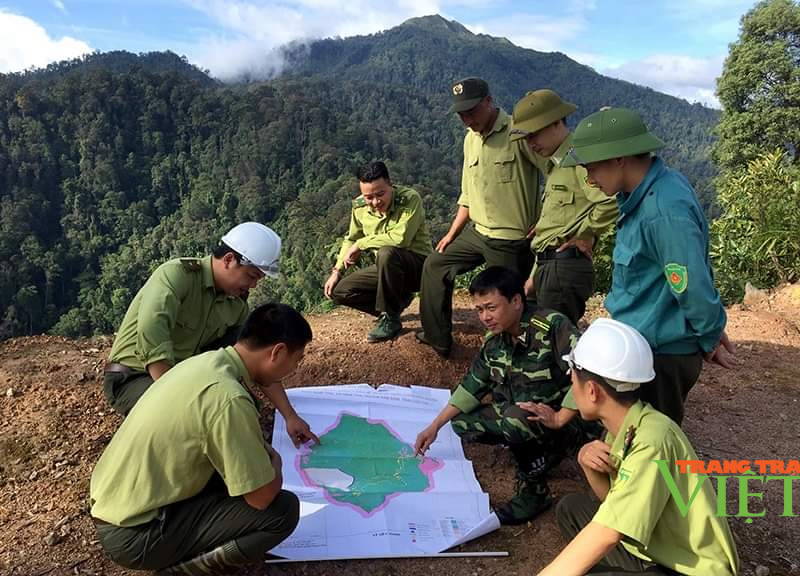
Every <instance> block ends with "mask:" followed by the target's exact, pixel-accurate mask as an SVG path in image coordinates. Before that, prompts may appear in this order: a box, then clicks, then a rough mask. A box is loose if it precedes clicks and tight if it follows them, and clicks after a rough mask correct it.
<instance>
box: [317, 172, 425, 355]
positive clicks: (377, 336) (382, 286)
mask: <svg viewBox="0 0 800 576" xmlns="http://www.w3.org/2000/svg"><path fill="white" fill-rule="evenodd" d="M358 181H359V189H360V191H361V196H359V197H358V198H356V199H355V200H353V210H352V212H351V213H350V230H349V231H348V233H347V236H345V237H344V242H342V248H341V250H340V251H339V257H338V258H337V259H336V265H335V266H334V267H333V270H332V271H331V274H330V276H329V277H328V280H327V281H326V282H325V296H326V297H327V298H330V299H331V300H333V301H334V302H336V303H337V304H342V305H344V306H350V307H351V308H355V309H356V310H361V311H362V312H366V313H367V314H372V315H373V316H377V317H378V320H377V323H376V325H375V327H374V328H373V329H372V330H371V331H370V332H369V334H367V342H382V341H384V340H391V339H392V338H394V337H395V336H397V335H398V334H399V333H400V330H402V328H403V325H402V324H401V323H400V313H401V312H402V311H403V310H404V309H405V308H406V307H407V306H408V305H409V304H410V303H411V299H412V298H413V295H414V292H416V291H418V290H419V283H420V279H421V277H422V266H423V264H425V257H426V256H427V255H428V254H430V253H431V236H430V234H429V233H428V226H427V224H426V223H425V208H424V207H423V206H422V198H420V196H419V194H418V193H417V191H416V190H413V189H412V188H407V187H405V186H395V185H393V184H392V180H391V178H389V170H388V169H387V168H386V164H384V163H383V162H372V163H370V164H366V165H364V166H362V167H361V169H360V170H359V171H358ZM367 250H370V251H373V252H375V264H373V265H371V266H367V267H366V268H362V269H360V270H356V271H354V272H353V273H351V274H349V275H347V276H343V274H344V270H345V269H346V268H349V267H351V266H353V265H355V264H356V262H358V260H359V258H360V257H361V253H362V252H364V251H367Z"/></svg>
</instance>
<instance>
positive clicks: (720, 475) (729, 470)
mask: <svg viewBox="0 0 800 576" xmlns="http://www.w3.org/2000/svg"><path fill="white" fill-rule="evenodd" d="M653 462H655V463H656V465H657V466H658V469H659V471H660V472H661V475H662V476H663V477H664V481H665V482H666V483H667V487H668V488H669V491H670V493H671V495H672V497H673V498H674V499H675V503H676V504H677V505H678V509H679V510H680V512H681V514H682V515H683V516H686V514H688V512H689V508H690V507H691V505H692V502H694V499H695V497H696V496H697V494H698V493H699V492H700V489H701V488H702V486H703V483H704V482H706V480H708V479H709V478H712V477H713V478H715V479H716V481H717V513H716V514H715V516H725V517H729V516H733V517H735V518H747V520H745V522H747V523H748V524H752V522H753V518H759V517H762V516H765V515H766V513H767V510H766V507H764V508H763V509H762V510H761V511H759V512H751V511H750V508H749V503H750V499H751V498H753V499H756V498H757V499H759V500H762V501H763V499H764V492H763V489H762V491H761V492H758V491H753V492H751V489H753V490H755V489H756V488H755V487H752V486H751V483H756V482H760V483H761V484H762V487H763V485H765V484H767V483H768V482H773V481H782V482H783V511H782V513H781V516H784V517H787V516H788V517H795V516H797V514H794V513H793V510H792V482H793V481H794V480H800V460H789V461H783V460H755V461H753V462H752V463H751V461H750V460H709V461H708V462H705V461H703V460H676V461H675V464H676V466H677V468H678V474H695V475H697V476H698V478H699V480H698V482H697V484H695V486H694V491H693V492H692V494H691V495H690V496H689V501H688V502H687V501H685V500H684V499H683V496H682V495H681V493H680V490H679V488H678V485H677V483H676V481H675V478H674V477H673V475H672V471H671V470H670V468H671V466H670V462H669V461H668V460H653ZM730 478H735V481H736V482H738V491H739V506H738V510H737V513H736V514H729V513H728V509H727V490H728V480H729V479H730Z"/></svg>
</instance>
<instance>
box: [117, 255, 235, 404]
mask: <svg viewBox="0 0 800 576" xmlns="http://www.w3.org/2000/svg"><path fill="white" fill-rule="evenodd" d="M211 258H212V257H211V256H206V257H205V258H202V259H199V258H176V259H174V260H170V261H168V262H165V263H164V264H162V265H161V266H159V267H158V268H156V270H155V272H153V274H152V275H151V276H150V278H148V280H147V282H146V283H145V285H144V286H142V288H141V289H140V290H139V292H138V293H137V294H136V296H135V297H134V298H133V301H132V302H131V304H130V306H129V307H128V311H127V312H126V313H125V317H124V318H123V320H122V324H121V325H120V327H119V330H118V332H117V337H116V339H115V340H114V344H113V346H112V347H111V353H110V354H109V364H108V366H106V372H105V380H104V383H103V387H104V391H105V395H106V399H107V400H108V401H109V403H110V404H111V405H112V406H113V407H114V409H115V410H117V411H118V412H120V413H122V414H127V413H128V412H129V411H130V410H131V408H133V406H134V404H135V403H136V401H137V400H138V399H139V397H140V396H141V395H142V394H144V392H145V390H147V388H149V387H150V385H151V384H152V383H153V379H152V378H151V377H150V375H149V374H148V373H147V370H146V367H147V366H148V365H149V364H153V363H154V362H158V361H162V360H163V361H166V362H168V363H169V364H170V365H173V366H174V365H175V364H176V363H178V362H180V361H181V360H185V359H186V358H189V357H191V356H194V355H195V354H198V353H199V352H201V351H203V350H204V349H209V348H214V347H219V345H220V344H221V343H223V342H224V343H233V342H234V341H235V339H236V331H237V330H238V328H239V327H241V325H242V323H243V322H244V320H245V318H246V317H247V312H248V307H247V302H246V301H245V300H243V299H242V298H240V297H234V296H228V295H226V294H224V293H222V294H220V293H218V292H217V290H216V288H215V286H214V275H213V274H212V272H211Z"/></svg>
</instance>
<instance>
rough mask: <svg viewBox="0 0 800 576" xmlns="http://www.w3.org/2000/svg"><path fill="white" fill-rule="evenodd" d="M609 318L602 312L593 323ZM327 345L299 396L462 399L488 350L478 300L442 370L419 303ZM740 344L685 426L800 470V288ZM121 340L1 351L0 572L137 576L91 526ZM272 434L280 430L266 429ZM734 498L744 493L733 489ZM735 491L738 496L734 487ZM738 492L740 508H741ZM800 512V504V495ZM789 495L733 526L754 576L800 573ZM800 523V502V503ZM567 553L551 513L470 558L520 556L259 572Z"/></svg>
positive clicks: (499, 568) (709, 369) (430, 565)
mask: <svg viewBox="0 0 800 576" xmlns="http://www.w3.org/2000/svg"><path fill="white" fill-rule="evenodd" d="M601 313H602V311H601V309H600V307H599V305H598V304H597V303H595V306H594V307H593V312H592V313H591V314H589V316H593V315H594V316H596V315H598V314H601ZM311 322H312V326H313V328H314V334H315V338H314V342H313V343H312V344H311V345H310V346H309V349H308V351H307V355H306V359H305V360H304V362H303V364H302V366H301V367H300V370H299V371H298V372H297V373H296V374H295V375H294V376H293V377H292V378H291V379H290V380H289V381H288V382H286V385H287V386H288V387H293V386H308V385H324V384H338V383H356V382H369V383H372V384H381V383H384V382H390V383H395V384H424V385H429V386H437V387H442V388H452V387H454V386H455V385H456V384H457V383H458V381H459V378H460V376H461V375H462V374H463V373H464V371H465V370H466V368H467V366H468V365H469V362H470V360H471V357H472V355H473V354H474V352H475V351H476V350H477V348H478V346H479V344H480V339H481V334H482V330H481V327H480V325H479V323H478V321H477V318H476V316H475V314H474V313H473V312H472V311H471V310H470V309H469V304H468V302H467V300H466V299H464V298H460V299H459V302H458V305H457V309H456V315H455V334H456V346H455V349H454V354H453V357H452V358H451V359H450V360H448V361H445V360H442V359H440V358H439V357H438V356H437V355H436V354H434V353H433V352H432V351H430V350H428V349H426V348H423V347H422V346H420V345H419V344H417V343H416V342H415V340H414V336H413V333H412V330H413V329H414V328H416V327H417V326H418V325H419V318H418V316H417V313H416V303H415V304H414V305H412V307H411V308H409V310H408V311H407V313H406V315H405V317H404V323H405V326H406V328H407V329H406V331H405V332H404V333H403V334H402V335H401V336H400V337H399V338H397V339H396V340H395V341H393V342H390V343H385V344H375V345H367V344H366V343H365V341H364V336H365V333H366V331H367V330H368V329H369V327H370V320H369V319H368V318H366V317H365V316H363V315H361V314H359V313H356V312H351V311H347V310H337V311H334V312H333V313H330V314H327V315H324V316H317V317H313V318H311ZM728 332H729V334H730V336H731V338H732V339H733V340H734V341H735V342H736V344H737V345H738V361H739V365H738V367H737V368H736V369H733V370H724V369H721V368H718V367H715V366H708V365H707V366H706V367H705V368H704V370H703V374H702V376H701V378H700V381H699V383H698V384H697V385H696V387H695V388H694V390H693V391H692V393H691V395H690V397H689V402H688V409H687V416H686V421H685V428H686V431H687V433H688V435H689V437H690V438H691V439H692V441H693V443H694V445H695V447H696V449H697V451H698V453H699V454H700V457H701V458H703V459H717V458H718V459H746V460H756V459H767V460H790V459H798V458H800V449H799V448H798V445H800V424H799V423H800V403H798V396H800V383H799V381H800V287H798V286H793V287H786V288H784V289H782V290H779V291H777V292H776V293H773V294H765V293H760V292H755V293H750V294H749V295H748V299H747V301H746V304H744V305H738V306H735V307H733V308H731V309H730V310H729V324H728ZM110 344H111V339H110V338H108V337H103V338H93V339H86V340H78V341H73V340H67V339H63V338H57V337H50V336H39V337H33V338H20V339H15V340H11V341H7V342H4V343H2V344H0V394H1V395H0V574H9V575H12V574H13V575H25V576H42V575H44V574H53V575H57V574H65V575H66V574H113V575H120V574H135V572H130V571H125V570H122V569H120V568H118V567H116V566H114V565H113V564H112V563H111V562H110V561H109V560H107V559H106V558H105V556H104V555H103V551H102V549H101V547H100V545H99V543H98V541H97V539H96V535H95V531H94V528H93V525H92V523H91V521H90V519H89V516H88V514H87V498H88V496H87V494H88V486H89V477H90V475H91V470H92V466H93V464H94V462H95V461H96V460H97V458H98V457H99V456H100V453H101V452H102V450H103V448H104V447H105V445H106V444H107V443H108V442H109V440H110V438H111V435H112V434H113V432H114V430H115V429H116V427H117V426H118V424H119V422H120V418H119V416H117V415H116V414H114V413H113V412H112V411H110V410H109V408H108V406H107V405H106V404H105V401H104V399H103V395H102V390H101V378H102V366H103V363H104V359H105V354H106V353H107V352H108V349H109V347H110ZM265 420H266V421H267V427H269V422H271V418H266V419H265ZM467 454H468V456H469V457H470V458H471V459H473V461H474V462H475V468H476V471H477V475H478V479H479V480H480V482H481V484H482V485H483V487H484V489H485V490H487V491H488V492H489V494H490V495H491V497H492V499H493V500H495V501H502V500H503V499H505V498H507V497H508V496H509V495H510V494H511V492H512V490H513V465H512V463H511V460H510V458H509V455H508V454H507V452H506V451H504V450H503V449H501V448H489V447H475V446H468V447H467ZM551 486H552V488H553V491H554V492H555V494H556V495H557V496H558V495H563V494H566V493H569V492H574V491H586V490H587V486H586V484H585V483H584V481H583V479H582V477H581V474H580V473H579V470H578V468H577V466H576V465H575V464H574V463H572V462H565V463H562V464H561V465H560V466H559V467H558V468H557V469H556V470H555V471H554V473H553V478H552V483H551ZM734 486H735V485H734ZM732 487H733V486H732ZM737 492H738V491H737V490H736V489H729V490H728V494H727V498H728V501H729V510H734V509H735V508H736V506H737V505H738V504H737V503H738V493H737ZM793 496H794V500H795V502H797V501H798V500H800V483H795V489H794V492H793ZM783 504H784V494H783V489H782V486H781V485H779V484H778V483H775V482H773V483H771V484H768V485H767V488H766V490H765V496H764V503H763V505H762V503H761V502H759V500H758V499H757V498H751V499H750V508H751V510H754V511H758V510H761V509H763V507H764V505H765V507H766V515H765V516H764V517H760V518H755V520H754V522H753V523H752V524H746V523H745V522H744V520H743V519H737V518H731V519H730V520H731V524H732V526H733V530H734V535H735V537H736V540H737V543H738V546H739V552H740V556H741V559H742V567H743V571H742V573H743V574H756V573H758V574H759V576H763V575H764V574H771V575H773V576H776V575H787V574H800V567H799V566H800V518H797V517H781V514H782V512H783ZM794 510H795V513H798V514H800V504H795V506H794ZM563 545H564V541H563V539H562V538H561V536H560V535H559V533H558V530H557V528H556V525H555V519H554V515H553V513H552V511H550V512H547V513H545V514H544V515H542V516H541V517H540V518H537V519H536V520H535V521H534V522H532V523H529V524H527V525H524V526H519V527H504V528H502V529H500V530H499V531H497V532H495V533H493V534H489V535H487V536H485V537H483V538H481V539H479V540H477V541H474V542H471V543H469V544H467V545H465V546H463V547H462V549H463V550H465V551H489V550H492V551H494V550H503V551H508V552H509V554H510V555H509V557H507V558H497V559H448V560H434V559H428V560H425V559H423V560H400V561H397V560H392V561H388V560H381V561H359V562H323V563H301V564H287V565H278V566H271V567H263V566H259V567H255V568H253V569H251V570H249V571H248V572H247V574H251V575H256V574H276V575H286V576H299V575H304V576H305V575H308V576H315V575H323V574H337V573H345V572H346V573H348V574H350V575H353V576H362V575H363V576H374V575H376V574H381V575H384V574H385V575H396V576H410V575H412V574H423V573H428V574H431V573H435V572H436V571H437V570H447V571H448V572H451V573H457V574H464V575H467V576H489V575H494V574H498V575H499V574H502V575H503V576H510V575H514V574H533V573H535V571H536V570H537V569H538V568H541V567H542V566H543V565H545V564H546V563H547V561H548V560H549V559H550V558H552V557H553V556H554V555H555V554H556V553H557V551H558V550H559V549H560V548H561V547H562V546H563Z"/></svg>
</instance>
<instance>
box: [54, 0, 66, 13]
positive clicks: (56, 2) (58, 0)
mask: <svg viewBox="0 0 800 576" xmlns="http://www.w3.org/2000/svg"><path fill="white" fill-rule="evenodd" d="M52 2H53V6H55V7H56V8H57V9H58V10H60V11H61V12H63V13H64V14H66V13H67V7H66V6H64V3H63V2H62V1H61V0H52Z"/></svg>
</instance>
